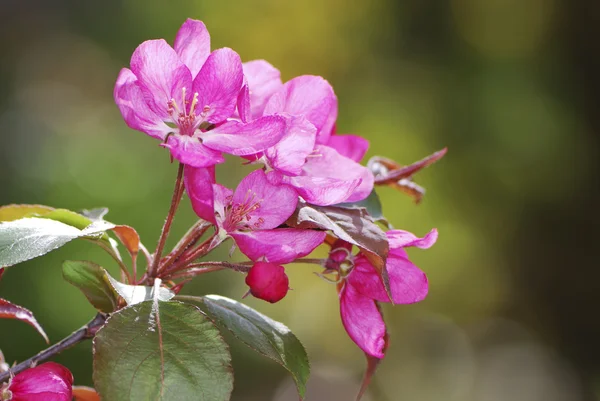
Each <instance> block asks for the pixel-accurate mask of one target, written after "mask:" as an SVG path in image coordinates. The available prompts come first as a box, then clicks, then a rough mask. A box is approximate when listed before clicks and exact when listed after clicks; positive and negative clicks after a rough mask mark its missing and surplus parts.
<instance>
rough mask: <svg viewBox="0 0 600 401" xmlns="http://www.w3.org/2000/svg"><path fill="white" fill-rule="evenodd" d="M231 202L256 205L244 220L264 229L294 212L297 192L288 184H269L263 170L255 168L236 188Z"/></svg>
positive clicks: (284, 219) (277, 223)
mask: <svg viewBox="0 0 600 401" xmlns="http://www.w3.org/2000/svg"><path fill="white" fill-rule="evenodd" d="M233 204H234V205H246V206H248V207H250V206H252V205H255V204H256V205H258V208H257V209H256V211H254V212H251V213H250V214H249V215H248V216H247V220H246V222H247V224H248V225H249V226H256V227H258V228H260V229H261V230H265V229H271V228H275V227H277V226H279V225H280V224H281V223H283V222H284V221H286V220H287V219H288V218H289V217H290V216H291V215H292V213H294V211H295V210H296V205H297V204H298V194H297V193H296V191H295V190H294V188H292V187H290V186H289V185H285V184H282V185H274V184H271V183H270V182H269V180H268V179H267V176H266V175H265V172H264V171H262V170H255V171H253V172H252V173H250V174H249V175H248V176H246V177H245V178H244V179H243V180H242V181H241V182H240V184H239V185H238V187H237V188H236V190H235V192H234V194H233ZM259 219H260V221H259Z"/></svg>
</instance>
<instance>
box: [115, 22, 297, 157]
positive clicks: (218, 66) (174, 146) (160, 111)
mask: <svg viewBox="0 0 600 401" xmlns="http://www.w3.org/2000/svg"><path fill="white" fill-rule="evenodd" d="M243 79H244V77H243V72H242V63H241V60H240V57H239V56H238V54H237V53H236V52H234V51H233V50H231V49H228V48H223V49H218V50H215V51H213V52H212V53H211V52H210V35H209V34H208V31H207V29H206V27H205V26H204V24H203V23H202V22H201V21H196V20H191V19H188V20H187V21H186V22H185V23H184V24H183V25H182V26H181V28H180V29H179V32H178V33H177V37H176V38H175V46H174V48H172V47H171V46H169V44H167V42H165V41H164V40H163V39H159V40H148V41H146V42H144V43H142V44H141V45H139V46H138V48H137V49H136V50H135V51H134V52H133V55H132V56H131V69H128V68H123V69H122V70H121V72H120V74H119V77H118V78H117V83H116V85H115V89H114V98H115V102H116V103H117V106H118V107H119V109H120V111H121V114H122V115H123V118H124V119H125V122H126V123H127V125H128V126H129V127H131V128H133V129H136V130H139V131H142V132H145V133H146V134H148V135H150V136H152V137H154V138H157V139H160V140H162V141H163V142H164V144H163V146H164V147H166V148H169V150H170V151H171V155H172V156H173V157H174V158H176V159H177V160H179V161H180V162H182V163H184V164H189V165H191V166H194V167H207V166H212V165H214V164H217V163H222V162H223V161H224V159H223V156H222V155H221V152H225V153H230V154H233V155H240V156H243V155H249V154H256V153H257V152H260V151H262V150H264V149H266V148H268V147H270V146H273V145H274V144H276V143H277V142H278V141H279V140H280V139H281V137H282V135H283V134H284V129H285V120H284V119H283V118H282V117H278V116H270V117H264V118H259V119H256V120H254V121H252V122H250V123H248V124H246V123H241V122H239V121H229V120H228V118H229V117H231V116H232V115H233V114H234V111H235V107H236V102H237V98H238V94H239V92H240V89H241V87H242V83H243Z"/></svg>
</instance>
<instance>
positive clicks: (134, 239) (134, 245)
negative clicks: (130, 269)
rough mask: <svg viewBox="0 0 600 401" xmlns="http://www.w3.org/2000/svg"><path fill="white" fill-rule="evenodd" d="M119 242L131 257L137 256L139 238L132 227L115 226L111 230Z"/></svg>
mask: <svg viewBox="0 0 600 401" xmlns="http://www.w3.org/2000/svg"><path fill="white" fill-rule="evenodd" d="M112 230H113V232H114V233H115V235H116V236H117V237H118V238H119V240H120V241H121V242H122V243H123V245H125V248H127V250H128V251H129V254H130V255H131V256H132V257H135V256H137V254H138V252H139V251H140V236H139V235H138V233H137V231H135V229H134V228H133V227H129V226H115V228H113V229H112Z"/></svg>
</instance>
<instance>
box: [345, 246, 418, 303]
mask: <svg viewBox="0 0 600 401" xmlns="http://www.w3.org/2000/svg"><path fill="white" fill-rule="evenodd" d="M386 268H387V272H388V276H389V279H390V288H391V292H392V299H393V300H394V303H395V304H412V303H415V302H419V301H422V300H423V299H425V297H426V296H427V291H428V288H429V286H428V283H427V276H426V275H425V273H423V272H422V271H421V269H419V268H418V267H417V266H415V265H414V264H413V263H412V262H411V261H410V260H408V258H406V257H403V256H400V255H397V254H390V255H389V256H388V258H387V262H386ZM347 280H348V283H349V284H351V285H352V286H353V287H354V288H356V290H357V291H358V292H360V293H361V294H362V295H364V296H366V297H369V298H372V299H375V300H377V301H380V302H389V300H390V299H389V297H388V295H387V293H386V292H385V288H384V287H383V283H382V281H381V275H380V274H379V273H378V272H377V271H376V270H375V268H373V266H372V265H371V264H370V263H369V261H368V260H367V258H365V257H364V256H359V257H358V258H356V260H355V266H354V270H352V272H351V273H350V275H349V276H348V279H347Z"/></svg>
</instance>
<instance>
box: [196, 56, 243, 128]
mask: <svg viewBox="0 0 600 401" xmlns="http://www.w3.org/2000/svg"><path fill="white" fill-rule="evenodd" d="M243 79H244V74H243V73H242V61H241V60H240V56H239V55H238V54H237V53H236V52H234V51H233V50H231V49H229V48H223V49H218V50H215V51H214V52H212V53H211V54H210V56H208V58H207V59H206V62H205V63H204V65H203V66H202V68H201V69H200V72H199V73H198V75H197V76H196V78H195V79H194V93H197V94H198V102H197V104H196V115H197V116H200V115H201V114H203V115H204V121H208V122H210V123H213V124H217V123H220V122H222V121H225V120H226V119H227V118H229V117H231V116H232V115H233V113H234V111H235V105H236V103H237V98H238V93H239V92H240V89H241V88H242V83H243ZM204 110H208V111H204Z"/></svg>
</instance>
